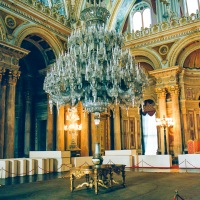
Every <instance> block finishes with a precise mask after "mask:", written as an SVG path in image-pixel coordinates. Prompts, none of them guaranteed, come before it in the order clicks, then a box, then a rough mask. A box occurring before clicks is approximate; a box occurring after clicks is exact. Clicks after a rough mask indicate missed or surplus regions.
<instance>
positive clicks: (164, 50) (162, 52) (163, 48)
mask: <svg viewBox="0 0 200 200" xmlns="http://www.w3.org/2000/svg"><path fill="white" fill-rule="evenodd" d="M168 52H169V47H168V46H167V45H162V46H161V47H160V48H159V54H160V55H166V54H167V53H168Z"/></svg>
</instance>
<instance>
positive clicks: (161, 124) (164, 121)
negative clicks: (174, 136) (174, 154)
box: [156, 115, 174, 155]
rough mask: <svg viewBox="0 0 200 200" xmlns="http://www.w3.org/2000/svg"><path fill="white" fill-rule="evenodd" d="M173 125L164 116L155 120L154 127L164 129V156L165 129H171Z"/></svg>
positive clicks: (165, 151)
mask: <svg viewBox="0 0 200 200" xmlns="http://www.w3.org/2000/svg"><path fill="white" fill-rule="evenodd" d="M173 125H174V122H173V120H172V118H165V115H163V118H156V126H158V127H163V129H164V154H165V155H167V154H168V152H167V138H166V128H167V127H172V126H173Z"/></svg>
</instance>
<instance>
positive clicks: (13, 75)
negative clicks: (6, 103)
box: [7, 71, 20, 86]
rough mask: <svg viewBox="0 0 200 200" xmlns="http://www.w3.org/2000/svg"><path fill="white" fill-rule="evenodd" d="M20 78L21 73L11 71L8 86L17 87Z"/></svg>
mask: <svg viewBox="0 0 200 200" xmlns="http://www.w3.org/2000/svg"><path fill="white" fill-rule="evenodd" d="M19 76H20V72H19V71H9V74H8V79H7V84H8V85H14V86H15V85H16V83H17V79H18V78H19Z"/></svg>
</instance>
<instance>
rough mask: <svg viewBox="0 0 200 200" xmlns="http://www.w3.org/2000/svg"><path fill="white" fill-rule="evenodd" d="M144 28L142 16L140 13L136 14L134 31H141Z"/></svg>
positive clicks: (134, 16)
mask: <svg viewBox="0 0 200 200" xmlns="http://www.w3.org/2000/svg"><path fill="white" fill-rule="evenodd" d="M141 27H142V16H141V13H140V12H136V13H135V14H134V15H133V30H134V31H137V30H141Z"/></svg>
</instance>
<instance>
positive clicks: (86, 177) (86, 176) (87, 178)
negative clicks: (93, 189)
mask: <svg viewBox="0 0 200 200" xmlns="http://www.w3.org/2000/svg"><path fill="white" fill-rule="evenodd" d="M89 178H90V175H89V174H86V175H85V181H86V183H88V186H86V187H87V188H89Z"/></svg>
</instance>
